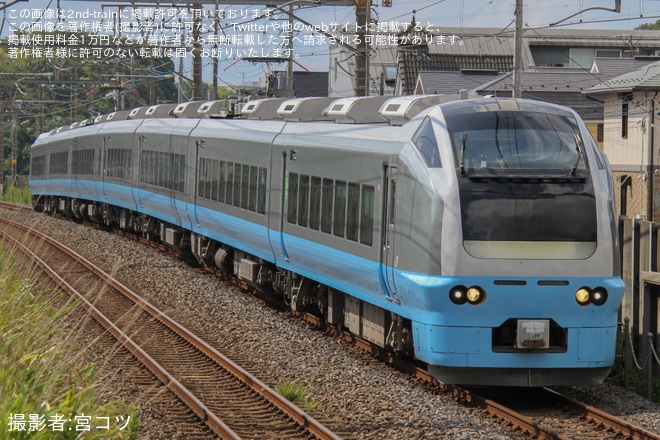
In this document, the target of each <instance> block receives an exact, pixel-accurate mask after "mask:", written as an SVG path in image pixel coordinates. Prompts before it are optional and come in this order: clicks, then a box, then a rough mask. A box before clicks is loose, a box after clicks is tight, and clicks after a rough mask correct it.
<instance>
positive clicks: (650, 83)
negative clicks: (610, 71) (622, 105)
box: [585, 61, 660, 94]
mask: <svg viewBox="0 0 660 440" xmlns="http://www.w3.org/2000/svg"><path fill="white" fill-rule="evenodd" d="M638 90H659V91H660V61H656V62H654V63H651V64H648V65H646V66H644V67H642V68H640V69H637V70H634V71H632V72H628V73H624V74H623V75H619V76H617V77H614V78H612V79H610V80H609V81H605V82H602V83H600V84H598V85H595V86H593V87H591V88H589V89H588V90H586V91H585V93H587V94H595V93H607V92H633V91H638Z"/></svg>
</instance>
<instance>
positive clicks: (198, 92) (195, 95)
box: [192, 3, 202, 101]
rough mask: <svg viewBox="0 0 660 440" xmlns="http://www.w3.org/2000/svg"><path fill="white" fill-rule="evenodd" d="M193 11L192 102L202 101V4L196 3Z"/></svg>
mask: <svg viewBox="0 0 660 440" xmlns="http://www.w3.org/2000/svg"><path fill="white" fill-rule="evenodd" d="M192 8H193V10H192V12H193V29H192V38H193V47H192V70H193V71H192V80H193V83H192V100H193V101H201V100H202V43H201V32H200V30H201V28H202V14H201V11H202V4H201V3H195V4H193V6H192Z"/></svg>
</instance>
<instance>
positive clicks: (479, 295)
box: [465, 286, 485, 305]
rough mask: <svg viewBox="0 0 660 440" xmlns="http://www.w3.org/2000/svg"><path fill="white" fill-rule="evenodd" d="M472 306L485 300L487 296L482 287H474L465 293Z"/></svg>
mask: <svg viewBox="0 0 660 440" xmlns="http://www.w3.org/2000/svg"><path fill="white" fill-rule="evenodd" d="M465 296H466V297H467V300H468V302H469V303H470V304H472V305H476V304H479V303H480V302H482V301H483V300H484V297H485V294H484V291H483V289H482V288H481V287H477V286H472V287H470V288H469V289H468V290H467V292H466V293H465Z"/></svg>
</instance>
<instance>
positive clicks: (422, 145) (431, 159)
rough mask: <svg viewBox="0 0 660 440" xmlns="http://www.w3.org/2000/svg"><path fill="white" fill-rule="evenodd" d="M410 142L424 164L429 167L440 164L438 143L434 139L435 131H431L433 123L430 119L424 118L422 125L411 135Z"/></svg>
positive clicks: (435, 166)
mask: <svg viewBox="0 0 660 440" xmlns="http://www.w3.org/2000/svg"><path fill="white" fill-rule="evenodd" d="M412 142H413V144H415V146H416V147H417V149H418V150H419V152H420V154H421V155H422V157H423V158H424V161H425V162H426V165H428V166H429V167H431V168H439V167H441V166H442V163H441V162H440V151H439V150H438V143H437V142H436V140H435V132H434V131H433V123H432V122H431V119H429V118H426V119H424V121H423V122H422V125H420V127H419V129H418V130H417V132H416V133H415V135H414V136H413V138H412Z"/></svg>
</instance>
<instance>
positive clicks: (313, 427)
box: [0, 219, 340, 440]
mask: <svg viewBox="0 0 660 440" xmlns="http://www.w3.org/2000/svg"><path fill="white" fill-rule="evenodd" d="M0 221H1V222H3V223H7V224H11V225H12V226H14V227H16V228H19V229H21V230H23V231H25V232H29V233H32V234H34V235H36V236H37V237H39V238H41V239H42V240H45V241H47V242H48V243H50V244H51V245H52V246H54V247H56V248H57V249H59V250H60V251H62V252H64V253H66V254H67V255H69V256H70V257H71V258H73V259H75V260H76V261H77V262H78V263H80V264H82V265H83V266H85V267H86V268H87V269H88V270H90V271H92V272H93V273H94V274H95V275H96V276H98V277H99V278H101V279H102V280H103V281H105V282H106V283H108V284H109V285H111V286H112V287H113V288H115V289H117V290H118V291H120V292H122V293H123V294H124V295H125V296H126V297H127V298H129V299H130V300H132V301H134V302H135V303H137V304H139V305H140V307H142V308H143V309H144V310H146V311H147V312H148V313H149V314H151V315H152V316H153V317H154V318H156V319H157V320H159V321H160V322H162V323H163V324H165V325H166V326H168V327H170V328H172V329H173V330H174V331H175V332H176V333H177V334H179V335H180V336H181V337H183V338H184V339H185V340H186V341H188V342H189V343H190V344H191V345H193V346H194V347H195V348H197V349H198V350H200V351H201V352H203V353H204V354H206V355H207V356H208V357H209V358H211V359H213V360H214V361H215V362H217V363H218V364H219V365H221V366H222V367H223V368H225V369H226V370H227V371H229V372H231V373H232V374H233V375H234V376H235V377H237V378H238V379H239V380H241V381H243V382H244V383H246V384H247V385H248V386H250V387H251V388H252V389H253V390H254V391H255V392H257V393H258V394H260V395H262V396H264V398H266V399H267V400H268V401H270V402H271V403H273V404H274V405H275V406H276V407H277V408H278V409H280V410H281V411H282V412H284V413H285V414H286V415H288V416H289V417H291V418H292V419H293V420H294V421H295V422H296V423H298V424H299V425H300V426H302V427H303V428H305V429H306V430H308V431H309V432H311V433H312V434H314V435H315V436H317V437H319V438H320V439H323V440H339V439H340V437H338V436H337V435H336V434H335V433H333V432H332V431H331V430H329V429H328V428H327V427H325V426H324V425H323V424H322V423H320V422H319V421H317V420H316V419H314V418H313V417H311V416H310V415H308V414H307V413H305V412H304V411H302V410H301V409H300V408H298V407H297V406H296V405H294V404H293V403H291V402H289V401H288V400H287V399H285V398H284V397H282V396H281V395H279V394H278V393H277V392H276V391H275V390H273V389H272V388H270V387H269V386H268V385H266V384H265V383H263V382H262V381H260V380H259V379H258V378H257V377H255V376H254V375H252V374H250V373H249V372H247V371H245V370H244V369H243V368H241V367H240V366H238V365H237V364H236V363H234V362H233V361H232V360H231V359H229V358H227V357H226V356H224V355H223V354H222V353H220V352H218V351H217V350H216V349H214V348H213V347H211V346H210V345H208V344H207V343H206V342H205V341H203V340H201V339H200V338H199V337H197V336H196V335H194V334H193V333H191V332H189V331H188V330H187V329H185V328H184V327H182V326H181V325H180V324H178V323H177V322H175V321H174V320H172V319H171V318H169V317H168V316H167V315H165V314H164V313H163V312H162V311H160V310H159V309H158V308H156V307H155V306H153V305H152V304H150V303H149V302H147V301H145V300H144V299H142V298H140V297H139V296H138V295H137V294H135V293H134V292H132V291H131V290H130V289H129V288H128V287H126V286H124V285H123V284H122V283H121V282H119V281H117V280H116V279H114V278H113V277H112V276H110V275H109V274H107V273H106V272H104V271H103V270H102V269H100V268H99V267H97V266H96V265H94V264H93V263H91V262H90V261H88V260H87V259H85V258H84V257H83V256H81V255H80V254H78V253H76V252H75V251H73V250H71V249H69V248H67V247H66V246H65V245H63V244H62V243H60V242H59V241H57V240H55V239H52V238H50V237H48V236H46V235H45V234H42V233H41V232H39V231H36V230H34V229H32V228H29V227H27V226H25V225H22V224H18V223H15V222H12V221H10V220H6V219H0ZM3 235H5V236H7V235H6V234H4V233H3ZM7 237H8V238H10V239H11V240H12V242H14V243H16V244H18V245H19V246H21V248H23V249H24V250H25V251H26V252H27V253H28V254H29V255H30V256H31V258H33V259H34V260H35V261H37V264H38V265H39V266H40V267H42V269H44V271H46V272H47V273H48V274H49V276H50V277H51V278H53V279H54V280H55V282H56V283H57V284H58V285H59V286H60V287H62V288H64V289H66V290H67V291H70V292H72V293H74V294H75V295H76V296H78V297H79V298H80V299H81V300H82V301H83V304H84V305H85V308H86V309H87V310H89V311H90V313H92V315H93V316H94V317H97V316H98V319H99V322H101V323H103V325H104V326H106V324H105V323H108V326H106V328H108V330H109V331H111V332H112V333H113V335H115V337H117V339H118V340H120V341H121V342H122V343H126V344H129V345H128V347H129V350H131V352H132V353H133V354H134V355H135V356H136V357H138V359H140V360H143V361H144V363H145V365H146V366H147V367H149V368H150V369H152V368H153V369H154V370H152V372H153V373H154V374H155V375H156V376H157V377H158V378H159V379H160V380H161V381H163V383H165V384H166V386H167V387H168V388H170V389H171V390H172V391H173V392H175V394H177V396H179V397H180V398H181V399H182V400H183V401H184V402H186V404H188V405H189V406H190V407H191V409H193V410H194V411H195V413H196V414H197V415H198V416H199V417H200V418H201V419H202V420H204V421H206V422H207V424H208V425H209V427H210V428H211V429H212V430H213V431H214V432H216V433H218V435H220V436H221V437H223V438H228V439H238V438H240V437H238V436H237V435H236V434H235V433H234V432H233V431H232V430H231V429H230V428H229V427H228V426H227V425H225V424H224V423H223V422H222V421H221V420H220V419H218V418H217V416H215V414H213V413H212V412H211V411H210V410H209V409H208V408H206V406H204V405H203V404H202V403H201V402H199V400H198V399H197V398H196V397H195V396H194V395H193V394H192V393H190V391H188V390H187V389H186V388H185V387H184V386H183V385H182V384H181V383H179V382H178V381H177V380H176V379H174V378H173V377H171V376H170V374H169V373H168V372H167V371H166V370H164V369H163V368H162V367H161V366H160V365H158V363H157V362H156V361H155V360H153V359H152V358H151V357H150V356H149V355H148V354H147V353H145V352H144V351H143V350H142V349H141V348H140V347H138V346H137V345H136V344H134V343H133V342H132V340H131V338H130V337H129V336H127V335H125V334H124V333H122V332H121V330H119V329H118V328H116V326H114V324H112V323H111V322H110V321H109V320H108V319H107V318H106V317H105V316H103V314H102V313H101V312H100V311H98V310H96V308H95V307H94V306H93V305H92V304H90V303H89V302H88V301H87V300H85V298H83V297H82V295H81V294H80V293H79V292H76V291H75V289H73V287H71V286H70V285H69V284H68V283H67V282H66V281H65V280H63V279H62V278H61V277H59V276H58V275H57V274H55V273H54V271H53V270H52V269H50V268H49V267H48V266H47V265H46V263H45V262H43V260H41V258H39V257H38V256H37V255H36V254H34V253H33V252H32V251H30V250H29V249H27V248H25V247H24V246H23V245H22V244H21V243H19V242H18V241H16V240H14V239H13V238H11V237H9V236H7ZM51 274H52V275H51Z"/></svg>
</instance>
